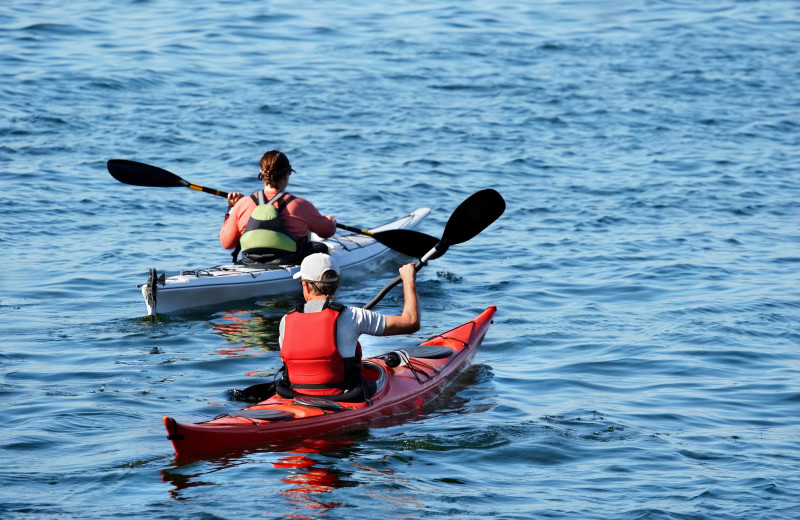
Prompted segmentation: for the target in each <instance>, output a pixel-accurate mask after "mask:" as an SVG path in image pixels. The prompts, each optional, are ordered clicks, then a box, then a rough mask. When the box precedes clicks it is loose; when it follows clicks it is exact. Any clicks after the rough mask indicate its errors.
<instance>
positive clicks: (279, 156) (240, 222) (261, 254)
mask: <svg viewBox="0 0 800 520" xmlns="http://www.w3.org/2000/svg"><path fill="white" fill-rule="evenodd" d="M293 171H294V170H293V169H292V165H291V164H290V163H289V159H288V158H287V157H286V155H285V154H283V153H282V152H279V151H278V150H270V151H268V152H266V153H265V154H264V155H263V156H262V157H261V171H260V173H259V174H258V178H259V180H263V181H264V189H263V190H261V191H259V192H257V193H254V194H253V195H251V196H249V197H242V194H241V193H239V192H234V193H229V194H228V211H227V212H226V213H225V221H224V222H223V224H222V228H221V229H220V233H219V240H220V243H222V247H224V248H225V249H234V252H233V253H232V255H233V259H234V262H235V261H236V256H237V254H238V251H239V250H241V252H242V263H244V264H268V263H283V264H297V263H299V262H300V261H301V260H302V259H303V258H304V257H305V256H307V255H309V254H311V253H313V252H315V251H327V247H325V246H324V245H323V244H318V243H317V244H315V243H312V242H311V241H310V240H309V233H315V234H317V235H318V236H320V237H321V238H329V237H331V236H333V234H334V233H335V232H336V219H334V218H333V217H332V216H330V215H328V216H323V215H322V214H321V213H320V212H319V211H318V210H317V208H316V207H314V205H313V204H312V203H311V202H309V201H307V200H306V199H302V198H299V197H295V196H294V195H291V194H289V193H287V192H286V188H287V186H288V185H289V176H290V175H291V174H292V172H293Z"/></svg>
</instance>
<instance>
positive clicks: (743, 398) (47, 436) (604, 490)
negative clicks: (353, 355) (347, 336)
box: [0, 0, 800, 520]
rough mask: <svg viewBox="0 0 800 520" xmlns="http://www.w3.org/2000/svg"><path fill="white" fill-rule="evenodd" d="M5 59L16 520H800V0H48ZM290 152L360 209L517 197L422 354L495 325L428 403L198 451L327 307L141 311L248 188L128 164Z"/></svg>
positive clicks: (198, 259)
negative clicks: (157, 182)
mask: <svg viewBox="0 0 800 520" xmlns="http://www.w3.org/2000/svg"><path fill="white" fill-rule="evenodd" d="M0 67H1V68H2V71H3V72H2V74H0V100H2V103H0V189H1V190H2V192H1V193H0V216H1V217H2V222H3V224H2V228H0V246H1V247H2V255H0V287H2V290H1V291H0V335H2V340H1V341H0V373H2V380H0V399H2V401H1V402H2V412H3V413H2V423H0V424H2V432H3V433H2V443H0V468H2V469H0V517H2V518H14V519H16V518H25V519H29V518H37V519H38V518H81V519H85V518H97V519H100V518H148V519H178V518H205V519H228V518H325V519H334V518H347V519H352V518H422V517H424V518H434V517H436V518H482V517H491V518H503V519H523V518H557V519H575V518H582V519H595V518H596V519H603V520H608V519H626V520H627V519H705V518H714V519H741V518H748V519H793V518H800V386H799V382H800V352H798V347H799V346H800V327H799V326H798V323H800V225H798V222H800V147H799V146H800V118H799V117H798V114H800V4H798V3H797V2H796V1H795V0H763V1H755V0H751V1H748V0H738V1H735V0H710V1H707V2H687V1H680V0H638V1H636V0H635V1H631V2H610V1H587V0H564V1H546V2H519V1H517V2H512V1H505V0H499V1H496V2H478V1H464V2H449V1H444V0H432V1H426V2H405V1H391V2H368V1H364V0H355V1H351V2H347V3H345V2H311V1H307V0H299V1H293V2H286V1H272V2H243V1H239V0H237V1H233V0H229V1H216V2H205V3H203V2H201V3H196V2H195V3H192V2H182V1H177V0H150V1H148V0H140V1H121V2H111V1H109V0H99V1H92V2H90V1H86V0H76V1H73V2H54V1H37V0H27V1H23V2H5V3H4V5H3V6H2V7H0ZM273 148H277V149H280V150H283V151H284V152H286V153H287V155H288V156H289V158H290V160H291V161H292V165H293V166H294V168H295V169H296V170H297V173H296V174H295V175H293V176H292V180H291V182H292V184H291V185H290V188H291V190H292V192H293V193H295V194H296V195H299V196H304V197H307V198H309V199H311V200H312V201H313V202H314V203H315V204H316V205H317V207H318V208H320V210H321V211H323V212H324V213H326V214H333V215H335V216H336V217H337V218H338V220H339V221H340V222H344V223H347V224H350V225H357V226H359V227H368V226H371V225H374V224H378V223H381V222H383V221H384V220H387V219H388V218H389V217H394V216H399V215H403V214H405V213H407V212H409V211H411V210H412V209H414V208H417V207H430V208H431V209H432V213H431V216H430V217H429V218H428V219H427V220H426V221H425V222H424V223H423V225H422V227H421V228H420V230H421V231H423V232H426V233H429V234H434V235H441V232H442V230H443V228H444V225H445V223H446V222H447V219H448V217H449V216H450V214H451V212H452V211H453V210H454V209H455V208H456V207H457V206H458V204H459V203H460V202H461V201H463V200H464V199H465V198H466V197H467V196H469V195H470V194H471V193H473V192H475V191H477V190H479V189H482V188H487V187H491V188H494V189H496V190H498V191H499V192H500V193H501V194H502V195H503V196H504V198H505V200H506V203H507V210H506V212H505V214H504V215H503V216H502V218H501V219H499V220H498V221H497V222H495V223H494V224H493V225H492V226H491V227H489V228H488V229H487V230H485V231H484V232H483V233H481V234H480V235H478V236H477V237H475V238H474V239H472V240H471V241H469V242H467V243H464V244H461V245H458V246H455V247H453V248H452V249H451V250H450V251H448V253H447V254H446V255H445V256H443V257H442V258H440V259H438V260H435V261H433V262H431V264H430V265H429V266H428V267H426V268H424V269H423V270H422V271H420V274H419V280H420V282H419V286H420V287H419V288H420V296H421V299H422V306H423V325H422V330H421V331H420V332H419V333H418V334H417V335H415V336H414V337H413V338H411V339H410V340H408V341H412V340H413V341H414V342H416V341H419V340H421V339H424V338H426V337H428V336H431V335H433V334H435V333H437V332H440V331H443V330H446V329H449V328H451V327H453V326H456V325H458V324H460V323H462V322H464V321H467V320H468V319H470V318H472V317H473V316H474V315H475V314H477V313H478V312H479V311H481V310H482V309H484V308H485V307H487V306H489V305H492V304H495V305H497V306H498V314H497V317H496V319H495V323H494V325H493V327H492V329H491V330H490V332H489V334H488V336H487V338H486V341H485V343H484V345H483V347H482V348H481V350H480V352H479V353H478V355H477V357H476V359H475V363H474V364H473V366H472V367H470V369H469V370H467V371H466V372H465V373H464V374H463V375H462V377H460V379H458V380H457V381H456V382H455V384H454V385H453V386H452V387H450V388H449V389H448V391H447V393H446V394H444V395H443V396H442V398H441V399H439V400H437V401H436V402H434V403H432V404H431V405H429V406H427V407H426V408H425V409H424V410H422V411H421V413H420V414H419V415H417V416H415V417H414V418H411V419H409V420H408V421H404V422H398V423H397V424H389V425H386V426H385V427H381V428H370V429H369V430H362V431H358V432H354V433H350V434H346V435H331V436H329V437H326V438H324V439H322V440H318V441H315V442H308V443H305V444H303V445H301V446H299V447H298V448H297V449H296V450H291V451H286V452H276V451H271V450H269V449H254V450H250V451H246V452H244V453H236V454H232V455H230V456H220V457H213V458H203V459H198V460H193V461H188V462H187V461H182V460H178V459H176V458H175V457H174V453H173V450H172V447H171V445H170V443H169V441H168V440H167V439H166V432H165V431H164V429H163V426H162V423H161V418H162V416H164V415H170V416H174V417H176V418H177V419H179V420H182V421H185V422H193V421H201V420H205V419H208V418H211V417H213V416H215V415H217V414H220V413H225V412H226V411H231V410H235V409H237V408H238V407H240V405H237V403H235V402H231V401H230V400H228V398H227V395H228V394H227V391H228V390H229V389H232V388H242V387H244V386H247V385H249V384H252V383H253V382H256V381H259V379H258V377H257V376H259V375H263V374H265V373H269V372H270V371H271V370H274V369H275V368H276V367H277V365H278V354H277V352H276V351H275V348H276V341H277V340H276V327H277V322H278V320H279V319H280V317H281V316H282V314H283V313H284V312H285V311H286V310H287V309H288V308H289V307H290V306H291V305H292V304H294V303H296V302H297V300H298V298H297V295H284V296H281V297H277V298H275V297H270V298H263V299H259V300H256V301H248V302H236V303H232V304H228V305H223V306H219V307H215V308H206V309H198V310H196V311H192V312H188V313H183V314H176V315H171V316H165V317H164V318H163V319H162V320H161V321H159V322H157V323H153V322H150V321H147V320H145V319H143V317H144V315H145V308H144V304H143V302H142V301H141V297H140V294H139V292H138V289H137V288H136V285H137V284H140V283H142V282H144V281H145V280H146V277H147V272H148V270H149V269H150V268H151V267H156V268H158V269H159V270H160V271H166V272H167V273H175V272H177V271H179V270H181V269H189V268H202V267H208V266H212V265H216V264H219V263H224V262H225V261H226V260H227V258H228V256H227V253H226V252H225V251H223V250H222V248H221V246H220V245H219V242H218V229H219V225H220V223H221V221H222V216H223V213H224V209H225V202H224V201H223V200H221V199H219V198H218V197H214V196H211V195H207V194H203V193H198V192H193V191H190V190H185V189H159V188H140V187H132V186H127V185H123V184H120V183H118V182H116V181H114V180H113V179H112V178H111V177H110V175H109V174H108V172H107V171H106V169H105V164H106V161H107V160H108V159H111V158H121V159H133V160H138V161H142V162H146V163H149V164H154V165H157V166H160V167H163V168H166V169H168V170H170V171H173V172H175V173H177V174H179V175H181V176H183V177H185V178H187V179H188V180H190V181H192V182H195V183H198V184H203V185H206V186H210V187H214V188H217V189H222V190H226V191H234V190H236V191H243V192H252V191H254V190H255V189H256V188H257V186H258V181H257V180H256V173H257V171H258V160H259V158H260V157H261V155H262V154H263V153H264V152H265V151H267V150H269V149H273ZM403 261H405V260H404V259H403V258H402V257H400V256H399V255H394V256H390V257H388V258H387V260H386V262H384V263H383V264H382V265H379V266H376V269H374V270H372V271H369V272H365V273H361V274H362V275H363V276H350V277H348V278H347V279H346V281H345V282H346V283H345V287H343V289H342V290H341V294H340V300H341V301H343V302H345V303H350V304H363V303H365V302H367V301H368V300H370V299H371V298H372V296H374V295H375V294H376V293H377V292H378V291H379V290H380V288H381V287H383V285H384V284H385V283H387V282H388V280H390V279H391V278H392V277H393V276H394V275H395V273H396V268H397V265H399V263H401V262H403ZM398 296H399V294H398V293H392V295H390V296H389V297H387V298H386V299H385V300H384V301H383V302H381V304H380V305H379V306H378V307H377V310H382V311H384V312H396V311H398V310H399V308H400V299H399V298H398ZM395 341H396V340H395ZM364 343H365V350H366V351H367V352H368V353H377V352H380V351H383V350H388V349H390V348H391V347H392V345H393V344H394V343H393V342H392V340H390V339H388V338H365V340H364Z"/></svg>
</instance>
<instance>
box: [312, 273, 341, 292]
mask: <svg viewBox="0 0 800 520" xmlns="http://www.w3.org/2000/svg"><path fill="white" fill-rule="evenodd" d="M322 279H323V280H330V281H322V282H312V281H311V280H306V283H307V284H308V285H309V286H310V287H311V288H312V289H313V290H314V292H316V293H317V294H321V295H323V296H328V297H330V296H333V294H334V293H335V292H336V290H337V289H338V288H339V275H337V274H336V271H334V270H333V269H328V270H327V271H325V272H324V273H322Z"/></svg>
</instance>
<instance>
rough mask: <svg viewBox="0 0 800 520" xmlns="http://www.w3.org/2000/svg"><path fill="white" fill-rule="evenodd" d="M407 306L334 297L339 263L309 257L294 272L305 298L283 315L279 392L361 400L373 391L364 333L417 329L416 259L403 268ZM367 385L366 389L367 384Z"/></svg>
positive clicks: (317, 255)
mask: <svg viewBox="0 0 800 520" xmlns="http://www.w3.org/2000/svg"><path fill="white" fill-rule="evenodd" d="M400 276H401V278H402V280H403V311H402V313H401V314H400V315H399V316H393V315H383V314H379V313H377V312H373V311H370V310H366V309H362V308H360V307H349V306H345V305H341V304H338V303H334V302H333V295H334V293H335V292H336V290H337V289H338V287H339V266H338V265H337V263H336V260H335V259H333V258H332V257H331V256H330V255H327V254H324V253H315V254H312V255H310V256H307V257H306V258H305V259H304V260H303V262H302V264H301V265H300V271H298V272H297V273H296V274H295V275H294V277H295V278H300V279H301V284H302V287H303V298H304V299H305V301H306V303H305V304H304V305H301V306H298V307H296V308H295V309H293V310H292V311H290V312H289V314H287V315H286V316H284V317H283V319H282V320H281V323H280V328H279V338H278V342H279V344H280V347H281V358H282V359H283V362H284V366H285V370H284V377H283V379H282V380H281V381H278V384H277V386H276V388H277V392H278V394H279V395H281V396H283V397H286V398H292V397H296V396H297V395H313V396H317V397H327V398H331V399H334V400H336V401H349V402H358V401H363V400H364V399H367V398H369V397H370V395H372V393H373V392H374V391H375V388H374V383H372V386H373V388H369V385H365V381H364V378H363V377H362V375H361V345H359V343H358V337H359V336H360V335H361V334H369V335H372V336H391V335H396V334H410V333H412V332H416V331H418V330H419V326H420V308H419V300H418V299H417V289H416V270H415V269H414V264H406V265H404V266H402V267H400ZM365 386H366V388H365Z"/></svg>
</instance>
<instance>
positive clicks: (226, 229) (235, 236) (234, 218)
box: [219, 189, 336, 249]
mask: <svg viewBox="0 0 800 520" xmlns="http://www.w3.org/2000/svg"><path fill="white" fill-rule="evenodd" d="M277 194H278V192H277V190H267V189H265V190H264V196H265V197H266V198H267V200H269V199H271V198H272V197H274V196H275V195H277ZM254 209H256V203H255V202H253V199H251V198H250V197H242V198H241V199H239V202H237V203H236V205H235V206H234V207H233V208H231V212H230V215H227V216H226V217H225V222H223V224H222V228H221V229H220V230H219V241H220V243H222V247H224V248H225V249H233V248H234V247H236V246H237V245H238V244H239V238H240V237H241V236H242V233H243V232H244V228H245V227H246V226H247V222H248V221H249V220H250V214H251V213H253V210H254ZM280 219H281V222H283V225H284V226H286V229H287V230H289V231H290V232H291V233H293V234H294V235H295V236H298V237H306V236H308V233H309V232H313V233H316V234H317V235H319V236H320V237H322V238H330V237H332V236H333V234H334V233H335V232H336V223H334V222H332V221H331V220H329V219H327V218H325V216H323V215H322V214H321V213H320V212H319V211H318V210H317V208H315V207H314V205H313V204H312V203H310V202H309V201H307V200H306V199H301V198H296V199H294V200H293V201H291V202H290V203H289V204H287V205H286V207H285V208H284V210H283V211H281V213H280Z"/></svg>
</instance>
